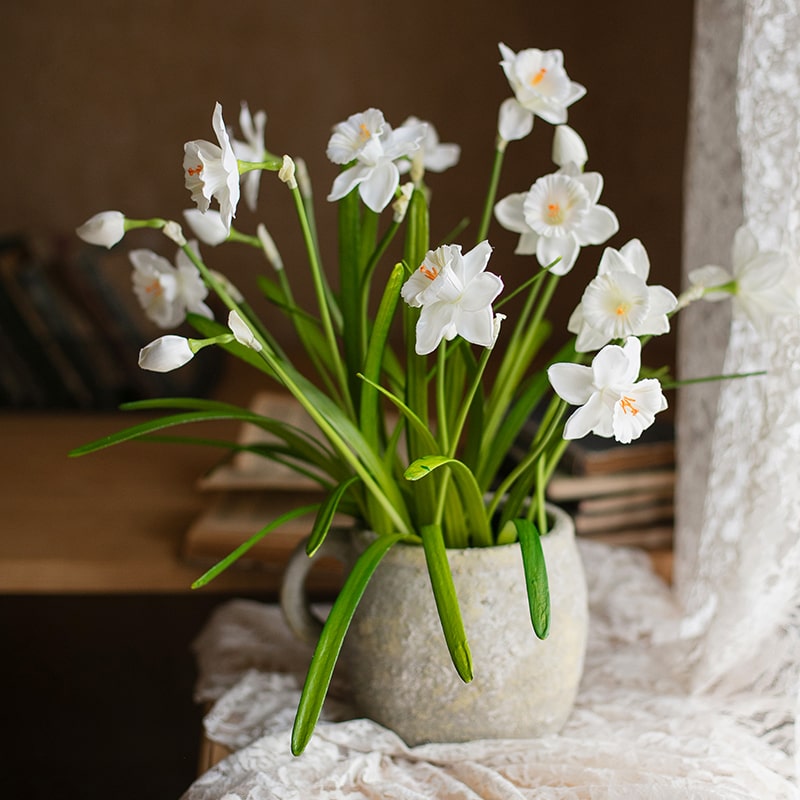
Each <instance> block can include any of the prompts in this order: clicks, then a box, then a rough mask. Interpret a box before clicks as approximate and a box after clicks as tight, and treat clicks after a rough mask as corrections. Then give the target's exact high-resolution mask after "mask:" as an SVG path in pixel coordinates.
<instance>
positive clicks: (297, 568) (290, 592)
mask: <svg viewBox="0 0 800 800" xmlns="http://www.w3.org/2000/svg"><path fill="white" fill-rule="evenodd" d="M348 533H349V531H348V530H347V529H344V528H331V529H330V531H328V535H327V537H326V538H325V541H324V542H323V543H322V546H321V547H320V548H319V550H318V551H317V554H318V555H319V556H326V557H329V558H335V559H336V560H337V561H341V562H342V564H344V566H345V568H346V569H349V567H350V565H351V564H352V560H353V550H352V546H351V545H350V539H349V535H348ZM307 541H308V539H303V541H302V542H300V543H299V544H298V545H297V547H295V549H294V552H293V553H292V555H291V556H290V558H289V562H288V563H287V565H286V569H285V570H284V573H283V581H282V582H281V592H280V604H281V611H282V612H283V616H284V619H285V620H286V624H287V625H288V626H289V630H291V632H292V633H293V634H294V635H295V636H296V637H297V638H298V639H300V641H302V642H307V643H308V644H312V645H313V644H316V643H317V640H318V639H319V635H320V633H321V632H322V626H323V625H324V621H323V620H321V619H320V618H319V617H318V616H317V615H316V614H315V613H314V611H313V609H312V608H311V601H310V600H309V597H308V592H307V591H306V578H307V577H308V573H309V570H310V569H311V567H312V566H313V563H314V562H313V560H312V559H311V558H309V556H308V554H307V553H306V543H307Z"/></svg>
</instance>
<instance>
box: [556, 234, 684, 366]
mask: <svg viewBox="0 0 800 800" xmlns="http://www.w3.org/2000/svg"><path fill="white" fill-rule="evenodd" d="M649 273H650V259H649V257H648V255H647V251H646V250H645V249H644V245H642V243H641V242H640V241H639V240H638V239H631V241H629V242H628V243H627V244H625V245H623V247H622V248H621V249H619V250H614V249H613V248H611V247H607V248H606V249H605V251H604V252H603V256H602V258H601V259H600V265H599V267H598V269H597V276H596V277H595V278H594V279H593V280H592V281H590V283H589V285H588V286H587V287H586V289H585V290H584V293H583V297H582V298H581V302H580V303H579V304H578V306H577V308H576V309H575V311H573V313H572V316H571V317H570V319H569V322H568V323H567V330H569V331H570V332H571V333H575V334H577V337H578V338H577V341H576V343H575V349H576V350H577V351H578V352H579V353H586V352H588V351H590V350H598V349H599V348H601V347H602V346H603V345H604V344H608V342H610V341H611V340H612V339H624V338H626V337H627V336H660V335H661V334H663V333H667V332H668V331H669V316H668V315H669V314H670V313H671V312H672V311H674V310H675V308H676V307H677V305H678V299H677V298H676V297H675V295H674V294H673V293H672V292H671V291H670V290H669V289H667V288H665V287H664V286H648V285H647V277H648V275H649Z"/></svg>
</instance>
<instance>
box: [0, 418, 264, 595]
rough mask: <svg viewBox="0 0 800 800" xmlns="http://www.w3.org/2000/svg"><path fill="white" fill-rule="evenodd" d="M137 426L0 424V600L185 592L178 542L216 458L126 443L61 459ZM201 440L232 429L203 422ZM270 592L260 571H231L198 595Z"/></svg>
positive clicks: (208, 451)
mask: <svg viewBox="0 0 800 800" xmlns="http://www.w3.org/2000/svg"><path fill="white" fill-rule="evenodd" d="M141 419H143V417H141V416H139V415H137V414H132V413H130V412H127V413H122V412H120V413H108V414H83V413H54V414H51V413H38V412H37V413H34V412H30V413H17V412H15V413H3V414H0V593H6V594H8V593H17V594H37V593H50V594H58V593H112V594H113V593H131V592H133V593H136V592H148V593H157V592H160V593H170V592H187V591H190V585H191V583H192V581H193V580H195V579H196V578H197V577H198V576H199V575H200V574H201V573H202V571H203V568H202V567H200V566H198V565H193V564H188V563H186V562H185V561H184V560H182V558H181V556H180V545H181V539H182V537H183V535H184V533H185V531H186V529H187V527H188V525H189V524H190V523H191V521H192V520H193V519H194V518H195V517H196V515H197V514H198V513H199V512H200V511H202V509H203V508H204V505H205V504H206V503H207V502H208V500H209V498H208V497H207V496H205V495H203V494H201V493H200V492H198V491H197V490H196V488H195V484H196V481H197V479H198V478H199V477H200V476H201V475H202V474H203V472H204V471H205V470H206V469H208V468H210V467H211V466H212V465H213V464H214V463H215V462H216V461H217V460H219V458H220V457H221V451H219V450H215V449H213V448H201V447H193V446H188V445H165V444H157V443H149V444H148V443H144V442H131V443H126V444H122V445H118V446H116V447H112V448H109V449H106V450H103V451H100V452H97V453H93V454H90V455H87V456H83V457H81V458H68V456H67V453H68V451H69V450H70V449H72V448H73V447H76V446H78V445H80V444H83V443H85V442H88V441H91V440H93V439H95V438H99V437H101V436H104V435H106V434H109V433H113V432H114V431H116V430H119V429H120V428H123V427H125V426H127V425H130V424H133V423H135V422H137V421H139V420H141ZM194 430H195V433H196V434H197V435H200V434H201V428H200V427H199V426H198V427H195V429H194ZM202 432H203V434H206V433H208V434H213V433H220V432H224V433H226V434H227V436H229V437H230V436H232V435H234V433H235V427H230V426H225V425H224V424H217V423H214V427H213V428H212V427H211V425H210V424H209V425H207V426H206V427H203V428H202ZM272 583H274V580H273V581H272ZM269 588H270V587H269V586H267V585H265V579H264V575H263V574H262V573H260V572H258V571H256V570H252V571H247V570H236V571H229V572H228V573H225V574H223V575H221V576H220V577H219V578H218V579H217V580H215V581H213V582H212V583H211V584H209V585H208V586H207V587H205V588H203V589H202V590H200V591H203V592H228V593H229V592H232V591H233V592H240V591H251V592H259V591H265V590H268V589H269Z"/></svg>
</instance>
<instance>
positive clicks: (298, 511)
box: [192, 503, 318, 589]
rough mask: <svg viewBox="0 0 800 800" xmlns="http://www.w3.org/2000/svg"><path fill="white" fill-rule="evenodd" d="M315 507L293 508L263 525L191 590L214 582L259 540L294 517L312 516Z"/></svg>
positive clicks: (205, 573)
mask: <svg viewBox="0 0 800 800" xmlns="http://www.w3.org/2000/svg"><path fill="white" fill-rule="evenodd" d="M317 507H318V506H317V504H316V503H315V504H314V505H308V506H300V508H294V509H292V510H291V511H287V512H286V513H285V514H281V516H280V517H278V518H277V519H274V520H272V522H270V523H269V524H268V525H265V526H264V527H263V528H261V530H259V531H257V532H256V533H254V534H253V535H252V536H251V537H250V538H249V539H248V540H247V541H246V542H244V544H240V545H239V546H238V547H237V548H236V549H235V550H234V551H232V552H231V553H229V554H228V555H227V556H225V558H223V559H222V560H221V561H218V562H217V563H216V564H214V566H213V567H211V569H209V570H208V571H207V572H204V573H203V574H202V575H201V576H200V577H199V578H198V579H197V580H196V581H195V582H194V583H193V584H192V589H200V588H201V587H203V586H205V585H206V584H207V583H210V582H211V581H212V580H214V578H216V577H217V575H219V574H220V573H221V572H224V571H225V570H226V569H228V567H229V566H231V564H233V563H234V562H235V561H238V560H239V559H240V558H241V557H242V556H243V555H244V554H245V553H246V552H247V551H248V550H249V549H250V548H251V547H252V546H253V545H254V544H256V543H257V542H259V541H261V539H263V538H264V537H265V536H266V535H267V534H268V533H270V532H271V531H274V530H275V529H276V528H279V527H280V526H281V525H283V524H284V523H285V522H289V521H290V520H293V519H295V518H296V517H302V516H303V515H304V514H313V513H314V512H315V511H316V510H317Z"/></svg>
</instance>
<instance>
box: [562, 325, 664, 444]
mask: <svg viewBox="0 0 800 800" xmlns="http://www.w3.org/2000/svg"><path fill="white" fill-rule="evenodd" d="M641 349H642V345H641V342H640V341H639V340H638V339H637V338H636V337H634V336H631V337H629V338H628V339H627V340H626V342H625V345H624V346H623V347H620V346H619V345H614V344H611V345H607V346H606V347H604V348H603V349H602V350H601V351H600V352H599V353H598V354H597V355H596V356H595V357H594V360H593V361H592V364H591V366H589V367H587V366H584V365H583V364H571V363H559V364H553V365H551V366H550V367H549V368H548V370H547V377H548V378H549V380H550V384H551V385H552V387H553V390H554V391H555V393H556V394H557V395H558V396H559V397H561V398H562V399H563V400H566V402H567V403H569V404H570V405H576V406H580V407H579V408H578V409H576V410H575V411H574V412H573V413H572V415H571V416H570V417H569V419H568V420H567V422H566V425H565V426H564V438H565V439H580V438H582V437H584V436H586V435H587V434H588V433H594V434H596V435H597V436H603V437H606V438H611V437H612V436H613V437H614V439H616V440H617V441H618V442H621V443H622V444H628V443H629V442H631V441H633V440H634V439H638V438H639V437H640V436H641V435H642V432H643V431H644V430H645V429H647V428H649V427H650V426H651V425H652V424H653V422H654V421H655V415H656V414H657V413H658V412H659V411H663V410H664V409H665V408H666V407H667V401H666V398H665V397H664V394H663V392H662V391H661V384H660V383H659V382H658V380H656V379H655V378H648V379H646V380H641V381H640V380H637V378H638V377H639V369H640V367H641Z"/></svg>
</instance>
